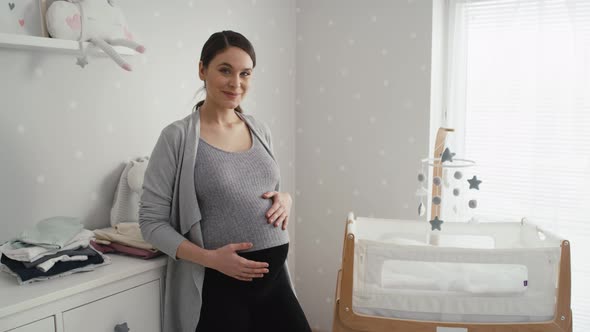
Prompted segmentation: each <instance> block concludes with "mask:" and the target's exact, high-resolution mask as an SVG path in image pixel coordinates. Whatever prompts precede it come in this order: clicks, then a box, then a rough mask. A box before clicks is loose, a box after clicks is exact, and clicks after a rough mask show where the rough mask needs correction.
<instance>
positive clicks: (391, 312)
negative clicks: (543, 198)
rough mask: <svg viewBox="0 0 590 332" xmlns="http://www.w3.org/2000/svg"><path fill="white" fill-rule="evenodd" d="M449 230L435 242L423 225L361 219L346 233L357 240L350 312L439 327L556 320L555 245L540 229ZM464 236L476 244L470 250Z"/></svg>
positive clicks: (465, 227) (508, 226)
mask: <svg viewBox="0 0 590 332" xmlns="http://www.w3.org/2000/svg"><path fill="white" fill-rule="evenodd" d="M445 226H446V228H445V231H444V232H441V233H434V235H436V238H435V239H434V241H433V238H434V237H433V233H432V231H431V230H430V229H429V228H428V225H427V224H426V223H421V222H414V221H410V222H408V221H396V220H383V219H370V218H357V219H356V220H355V223H354V225H353V226H351V228H350V229H349V232H352V233H354V234H355V237H356V239H355V257H354V278H353V279H354V282H353V310H354V311H355V312H358V313H363V314H369V315H376V316H385V317H395V318H400V319H413V320H431V321H442V322H450V321H461V322H539V321H547V320H551V319H552V318H553V315H554V310H555V296H556V285H557V273H558V266H559V258H560V254H561V248H560V240H559V239H558V238H556V237H554V236H553V235H551V234H549V233H546V234H545V235H544V236H543V240H541V239H540V237H539V236H538V235H537V233H538V230H537V229H536V227H534V226H530V225H528V226H522V225H520V224H519V223H514V224H506V223H503V224H499V223H498V224H495V225H490V224H485V225H480V227H474V226H477V225H470V224H457V225H450V226H449V224H445ZM529 226H530V227H529ZM443 235H444V236H443ZM462 236H467V237H468V238H469V239H471V240H470V241H466V242H468V243H469V245H467V246H466V247H461V245H460V244H461V237H462ZM478 237H482V238H483V237H485V238H488V239H489V241H482V242H480V241H475V242H474V241H473V239H477V238H478ZM443 238H444V239H445V240H443V241H441V239H443ZM450 238H452V239H453V241H454V244H451V245H449V243H450V242H449V241H448V239H450ZM441 243H445V246H442V245H441ZM474 243H475V245H474ZM477 243H486V244H485V247H483V248H478V247H477ZM490 243H491V247H490V245H489V244H490Z"/></svg>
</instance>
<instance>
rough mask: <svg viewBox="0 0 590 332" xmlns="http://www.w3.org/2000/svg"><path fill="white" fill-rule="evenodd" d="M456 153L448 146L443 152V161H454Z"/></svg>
mask: <svg viewBox="0 0 590 332" xmlns="http://www.w3.org/2000/svg"><path fill="white" fill-rule="evenodd" d="M455 154H456V153H453V152H451V150H449V148H446V149H445V151H444V152H443V154H442V157H441V159H440V161H441V162H443V163H444V162H445V161H450V162H453V157H454V156H455Z"/></svg>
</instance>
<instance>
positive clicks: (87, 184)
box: [0, 0, 432, 332]
mask: <svg viewBox="0 0 590 332" xmlns="http://www.w3.org/2000/svg"><path fill="white" fill-rule="evenodd" d="M118 3H119V6H121V7H122V9H123V11H124V13H125V15H126V17H127V21H128V23H129V26H130V28H131V30H132V31H133V34H134V37H135V39H136V40H137V41H139V42H141V43H142V44H144V45H145V47H146V52H145V54H143V55H133V56H124V59H125V60H127V61H128V62H129V63H130V64H131V66H132V67H133V71H131V72H126V71H124V70H121V68H119V67H117V66H116V65H115V63H114V62H112V60H110V59H109V58H107V57H104V56H89V57H88V65H86V66H85V68H80V67H79V66H76V55H75V54H62V53H59V52H55V51H50V50H46V51H25V50H15V49H9V48H0V90H1V91H2V92H1V96H2V97H1V98H0V156H1V160H2V162H1V163H0V184H1V185H0V211H2V217H1V218H0V243H2V242H4V241H6V240H8V239H10V238H11V237H13V236H15V235H16V234H17V232H20V231H21V230H22V229H24V228H26V227H28V226H32V225H34V224H35V223H36V222H37V221H39V220H40V219H43V218H46V217H49V216H57V215H67V216H78V217H80V218H82V220H83V221H84V223H85V226H86V227H87V228H89V229H94V228H99V227H107V226H108V225H109V214H110V208H111V205H112V200H113V195H114V191H115V187H116V184H117V181H118V180H119V176H120V174H121V171H122V170H123V167H124V163H125V162H127V161H128V160H130V159H132V158H137V157H141V156H147V155H149V154H150V153H151V151H152V149H153V146H154V144H155V142H156V139H157V138H158V136H159V134H160V131H161V130H162V128H164V127H165V126H166V125H167V124H169V123H171V122H173V121H175V120H177V119H180V118H183V117H185V116H186V115H187V114H189V113H190V112H191V109H192V107H193V105H194V104H195V103H196V101H198V100H200V99H202V97H203V95H202V94H200V95H198V96H195V93H196V92H197V90H198V89H200V88H201V87H202V82H201V81H200V80H199V78H198V72H197V71H198V59H199V55H200V51H201V47H202V45H203V43H204V42H205V41H206V39H207V38H208V37H209V35H210V34H212V33H214V32H216V31H220V30H224V29H230V30H235V31H238V32H241V33H243V34H244V35H245V36H246V37H247V38H249V39H250V41H251V42H252V43H253V45H254V48H255V50H256V56H257V66H256V68H255V69H254V75H253V87H252V89H251V91H250V93H249V95H248V96H247V97H246V99H245V101H244V103H243V105H242V106H243V108H244V110H245V112H246V113H250V114H253V115H255V116H256V117H257V118H258V119H260V120H262V121H264V122H266V123H267V124H268V125H269V126H270V128H271V131H272V134H273V143H274V150H275V153H276V155H277V158H278V160H279V165H280V172H281V180H282V189H283V191H288V192H290V193H291V194H292V196H293V200H294V210H293V211H292V215H291V217H290V224H289V232H290V236H291V247H290V253H289V263H290V266H291V274H292V275H291V277H292V280H293V281H294V283H295V286H296V291H297V296H298V298H299V301H300V302H301V304H302V307H303V309H304V311H305V313H306V315H307V318H308V320H309V322H310V324H311V326H312V328H313V329H314V331H322V332H328V331H331V329H332V325H331V324H332V314H333V309H334V291H335V286H336V276H337V272H338V269H339V266H340V262H341V249H342V235H343V227H344V221H345V219H346V216H347V213H348V212H351V211H352V212H354V213H355V214H356V215H359V216H366V217H383V218H415V217H416V216H415V211H414V210H415V209H414V208H413V207H414V206H415V197H414V193H415V189H416V182H415V174H416V169H417V165H418V162H419V160H420V158H422V157H424V156H425V155H426V154H427V152H428V136H429V135H428V134H429V133H428V131H429V121H430V120H429V113H430V86H431V83H430V75H431V69H430V66H431V47H432V37H431V35H432V31H431V30H432V1H424V0H395V1H390V0H366V1H353V0H320V1H318V0H247V1H244V0H225V1H206V0H172V1H167V2H162V1H151V0H150V1H145V0H144V1H141V0H126V1H119V2H118Z"/></svg>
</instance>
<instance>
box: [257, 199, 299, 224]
mask: <svg viewBox="0 0 590 332" xmlns="http://www.w3.org/2000/svg"><path fill="white" fill-rule="evenodd" d="M262 198H267V199H268V198H272V201H273V204H272V206H271V207H270V209H268V211H267V212H266V215H265V216H266V219H267V220H268V223H269V224H270V223H274V226H275V227H277V226H278V225H280V224H282V227H281V228H282V229H283V230H285V229H287V224H288V223H289V215H290V214H291V205H293V199H291V195H290V194H289V193H281V192H278V191H268V192H265V193H264V194H263V195H262Z"/></svg>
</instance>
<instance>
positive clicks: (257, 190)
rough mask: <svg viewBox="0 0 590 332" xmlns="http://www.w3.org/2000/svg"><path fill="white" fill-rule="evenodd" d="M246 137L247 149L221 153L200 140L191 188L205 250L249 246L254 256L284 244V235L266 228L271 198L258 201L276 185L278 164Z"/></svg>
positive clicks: (269, 227) (255, 138)
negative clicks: (195, 194) (244, 243)
mask: <svg viewBox="0 0 590 332" xmlns="http://www.w3.org/2000/svg"><path fill="white" fill-rule="evenodd" d="M251 137H252V147H251V148H250V149H249V150H247V151H241V152H228V151H224V150H221V149H218V148H216V147H214V146H212V145H210V144H209V143H207V142H206V141H205V140H203V139H199V148H198V149H197V160H196V163H195V187H196V191H197V200H198V201H199V207H200V209H201V216H202V219H201V230H202V232H203V244H204V246H205V248H206V249H217V248H220V247H223V246H224V245H226V244H229V243H239V242H252V244H253V245H254V246H253V247H252V248H250V249H248V250H247V251H254V250H261V249H266V248H270V247H275V246H279V245H282V244H285V243H288V242H289V234H288V232H287V230H282V229H281V227H280V225H279V226H278V227H274V226H273V224H269V223H267V219H266V217H265V214H266V212H267V211H268V209H269V208H270V207H271V206H272V199H265V198H262V194H263V193H265V192H267V191H273V190H274V189H275V187H276V185H277V183H278V181H279V177H280V174H279V168H278V165H277V163H276V162H275V161H274V160H273V159H272V157H271V156H270V155H269V154H268V152H267V151H266V149H265V148H264V146H263V145H262V143H261V142H260V141H259V140H258V138H257V137H256V136H255V135H254V134H251Z"/></svg>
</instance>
